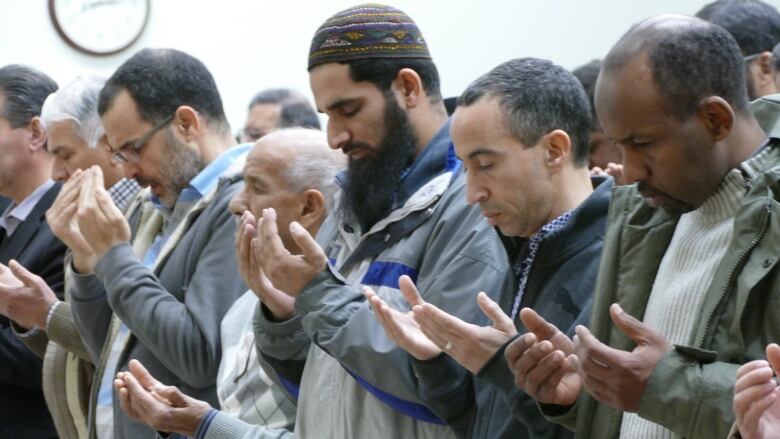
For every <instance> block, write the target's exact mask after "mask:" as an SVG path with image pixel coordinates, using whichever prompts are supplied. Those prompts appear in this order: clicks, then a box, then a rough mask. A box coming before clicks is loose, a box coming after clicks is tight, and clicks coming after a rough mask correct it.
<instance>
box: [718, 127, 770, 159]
mask: <svg viewBox="0 0 780 439" xmlns="http://www.w3.org/2000/svg"><path fill="white" fill-rule="evenodd" d="M765 139H766V133H764V130H762V129H761V127H760V126H759V125H758V122H757V121H756V119H755V118H753V117H752V116H749V117H745V116H741V115H737V117H736V118H735V120H734V128H732V131H731V133H729V135H728V137H727V138H726V139H725V140H724V148H723V150H724V151H725V152H726V154H727V159H728V165H729V169H733V168H736V167H737V166H739V164H740V163H742V162H744V161H745V160H747V158H748V157H750V155H751V154H753V151H755V150H756V148H758V146H759V145H761V143H763V142H764V140H765Z"/></svg>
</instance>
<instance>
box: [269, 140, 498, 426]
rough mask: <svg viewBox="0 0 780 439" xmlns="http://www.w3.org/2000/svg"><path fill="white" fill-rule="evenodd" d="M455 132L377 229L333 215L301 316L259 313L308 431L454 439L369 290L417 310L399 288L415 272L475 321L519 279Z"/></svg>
mask: <svg viewBox="0 0 780 439" xmlns="http://www.w3.org/2000/svg"><path fill="white" fill-rule="evenodd" d="M448 133H449V126H448V125H446V126H445V127H444V128H442V130H441V131H440V132H439V134H437V135H436V136H435V137H434V139H433V140H432V141H431V143H430V144H429V145H428V146H427V147H426V148H425V149H424V150H423V152H422V153H421V154H420V155H419V156H418V157H417V159H416V161H415V163H414V164H413V166H412V168H411V169H410V171H409V173H408V174H407V176H406V180H405V181H407V182H408V181H418V182H419V184H417V185H415V186H416V187H415V188H414V189H415V190H414V191H408V193H409V194H410V196H408V197H405V199H404V200H399V204H400V205H398V206H396V208H395V209H394V210H393V211H392V212H390V213H389V214H388V215H387V216H386V217H385V218H384V219H382V220H380V221H379V222H378V223H377V224H375V225H374V226H373V227H372V228H371V230H369V231H368V232H367V233H365V234H361V233H360V231H359V226H356V225H354V224H345V223H344V222H343V220H342V219H341V218H340V217H339V216H338V210H336V213H334V214H332V215H330V216H329V217H328V219H327V220H326V221H325V223H324V224H323V226H322V228H321V230H320V233H319V235H318V238H317V239H318V241H319V242H320V245H322V246H323V247H324V249H325V251H326V254H327V255H328V257H329V259H330V264H329V267H328V269H326V270H324V271H323V272H322V273H320V274H319V275H318V277H317V278H316V279H315V280H313V281H312V282H311V283H310V284H309V285H307V286H306V288H304V290H303V291H302V292H301V293H300V295H299V296H298V298H297V300H296V311H297V314H296V316H295V317H293V318H292V319H290V320H288V321H286V322H282V323H274V322H272V321H271V320H269V319H268V318H267V315H266V311H265V310H264V309H263V308H262V307H259V308H258V312H257V313H256V320H255V331H256V337H257V343H258V347H259V349H260V350H261V351H262V352H263V354H264V356H265V357H266V359H268V361H269V363H271V364H272V366H273V367H274V368H275V370H276V372H277V378H278V379H279V380H280V381H281V382H282V384H283V385H284V386H285V387H286V388H287V390H288V391H289V392H290V393H291V394H293V395H296V394H297V396H298V417H297V419H296V435H297V436H298V437H300V438H313V437H316V438H334V439H335V438H339V439H340V438H401V437H402V438H412V437H426V438H427V437H437V438H441V437H453V436H454V432H453V431H452V430H451V429H450V428H449V427H446V426H445V422H444V421H443V420H441V419H440V418H438V417H437V416H436V415H435V414H434V413H433V412H432V411H431V410H430V409H429V408H428V407H426V406H425V405H424V404H423V402H422V401H421V399H420V397H419V396H418V384H417V379H416V377H415V376H414V373H413V371H412V367H411V364H410V362H409V357H408V355H407V353H406V352H405V351H404V350H402V349H400V348H399V347H397V346H396V345H395V343H393V342H392V341H391V340H390V339H388V338H387V336H386V335H385V333H384V330H383V329H382V327H381V325H380V324H379V322H378V321H377V320H376V318H375V317H374V315H373V313H372V311H371V310H370V307H369V305H368V303H367V302H366V301H365V299H364V297H363V295H362V293H361V288H360V286H361V285H368V286H371V287H372V288H373V289H374V290H375V291H376V292H377V293H378V294H379V295H380V296H381V297H382V298H383V299H384V300H386V301H387V302H388V303H389V304H390V305H391V306H393V307H394V308H396V309H401V310H407V309H408V308H409V306H408V304H407V303H406V302H405V300H404V299H403V296H402V294H401V293H400V291H399V290H398V277H399V276H400V275H402V274H407V275H409V276H411V277H412V279H413V280H415V281H416V283H417V286H418V289H419V290H420V292H421V294H422V297H423V298H424V299H425V300H426V301H427V302H429V303H432V304H434V305H436V306H438V307H440V308H441V309H443V310H444V311H446V312H448V313H450V314H453V315H455V316H458V317H459V318H461V319H463V320H466V321H472V320H474V318H475V317H476V315H477V313H479V312H480V311H479V309H478V306H477V304H476V294H477V292H478V291H480V290H481V289H485V291H486V292H488V293H490V294H491V295H492V296H493V297H496V296H498V295H499V293H500V292H501V290H502V289H503V288H506V287H508V286H509V285H510V284H511V275H510V272H509V265H508V262H507V257H506V254H505V252H504V250H503V248H502V247H501V243H500V242H499V240H498V237H497V236H496V234H495V233H494V232H493V231H492V230H491V228H490V227H489V226H488V224H487V222H486V221H484V219H483V218H482V217H481V215H480V212H479V209H478V208H476V207H474V206H469V205H467V203H466V197H465V177H464V174H463V172H462V170H461V167H460V162H459V161H458V160H457V158H456V157H455V155H454V150H453V148H452V144H451V142H450V140H449V135H448ZM406 189H408V187H407V188H406ZM403 190H404V188H403V187H402V191H403ZM402 198H403V197H402ZM311 342H313V343H311ZM304 360H305V365H306V368H305V369H303V368H302V365H303V364H304Z"/></svg>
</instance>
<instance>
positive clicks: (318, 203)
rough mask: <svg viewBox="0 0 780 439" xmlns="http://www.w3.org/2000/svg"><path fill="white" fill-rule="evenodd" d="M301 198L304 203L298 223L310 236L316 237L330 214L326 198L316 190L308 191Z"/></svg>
mask: <svg viewBox="0 0 780 439" xmlns="http://www.w3.org/2000/svg"><path fill="white" fill-rule="evenodd" d="M300 197H301V201H302V203H301V215H300V218H298V222H299V223H300V224H301V225H302V226H303V228H305V229H306V230H308V231H309V234H311V235H312V236H314V235H316V234H317V230H318V229H319V227H320V224H322V220H323V219H325V215H327V213H328V212H327V207H326V206H325V197H324V196H323V195H322V193H321V192H320V191H318V190H316V189H308V190H306V191H304V192H303V193H301V194H300Z"/></svg>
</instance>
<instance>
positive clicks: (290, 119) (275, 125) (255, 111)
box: [238, 88, 320, 142]
mask: <svg viewBox="0 0 780 439" xmlns="http://www.w3.org/2000/svg"><path fill="white" fill-rule="evenodd" d="M293 127H302V128H316V129H320V120H319V119H318V118H317V112H316V111H314V108H313V107H312V106H311V104H310V103H309V101H308V100H307V99H306V97H305V96H303V95H302V94H300V93H298V92H297V91H295V90H292V89H289V88H270V89H268V90H263V91H261V92H260V93H258V94H256V95H255V97H254V98H252V101H251V102H250V103H249V113H248V114H247V116H246V123H245V124H244V129H243V130H241V132H240V133H239V136H238V137H239V138H238V140H239V141H240V142H254V141H256V140H257V139H259V138H261V137H263V136H264V135H266V134H268V133H270V132H271V131H274V130H277V129H280V128H293Z"/></svg>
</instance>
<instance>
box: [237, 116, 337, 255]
mask: <svg viewBox="0 0 780 439" xmlns="http://www.w3.org/2000/svg"><path fill="white" fill-rule="evenodd" d="M345 163H346V161H345V158H344V154H342V153H341V151H338V150H333V149H331V148H330V147H329V146H328V142H327V140H326V138H325V133H323V132H322V131H318V130H312V129H305V128H291V129H284V130H280V131H274V132H272V133H270V134H267V135H265V136H263V137H262V138H261V139H260V140H258V141H257V143H256V144H255V146H254V147H253V148H252V150H251V151H250V152H249V155H248V156H247V159H246V165H245V166H244V171H243V175H244V182H245V184H244V190H243V191H241V192H240V193H239V194H238V195H236V196H235V197H234V198H233V200H232V201H231V202H230V211H231V212H232V213H234V214H236V215H241V214H243V213H244V212H245V211H249V212H251V213H252V214H253V215H254V216H255V217H257V218H259V217H260V216H262V214H263V209H266V208H269V207H272V208H274V209H275V210H276V212H277V225H278V228H279V235H280V236H281V238H282V241H283V242H284V244H285V246H286V247H287V248H288V249H289V250H290V251H295V250H296V249H297V246H296V244H295V242H294V240H293V239H292V237H291V236H290V233H289V224H290V223H291V222H292V221H297V222H298V223H300V224H301V225H302V226H303V227H304V228H306V229H307V230H308V231H309V233H311V234H312V235H314V234H316V233H317V229H318V228H319V226H320V224H321V223H322V220H323V219H324V218H325V215H326V214H327V212H328V210H329V208H330V206H331V205H332V199H333V194H334V193H335V192H336V181H335V180H336V179H335V177H336V174H337V173H338V172H340V171H341V170H342V169H343V168H344V166H345Z"/></svg>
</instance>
